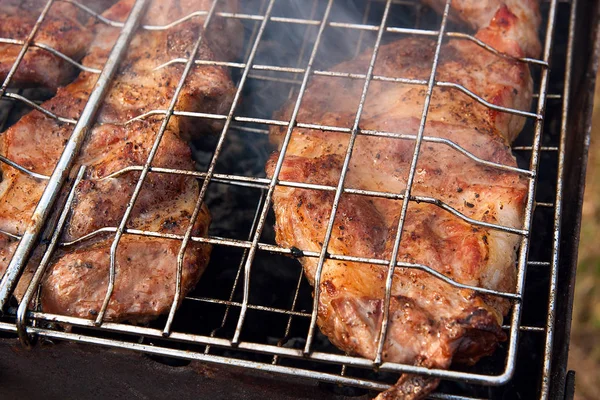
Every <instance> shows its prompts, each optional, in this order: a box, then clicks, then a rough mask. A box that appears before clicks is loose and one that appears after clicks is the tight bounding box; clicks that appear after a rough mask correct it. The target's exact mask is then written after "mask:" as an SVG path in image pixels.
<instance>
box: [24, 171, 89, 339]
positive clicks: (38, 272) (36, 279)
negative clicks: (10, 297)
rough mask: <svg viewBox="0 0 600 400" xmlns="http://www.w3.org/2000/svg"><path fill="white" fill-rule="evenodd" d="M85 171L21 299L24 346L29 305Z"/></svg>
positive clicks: (74, 184)
mask: <svg viewBox="0 0 600 400" xmlns="http://www.w3.org/2000/svg"><path fill="white" fill-rule="evenodd" d="M84 173H85V166H81V167H80V168H79V172H78V173H77V177H76V178H75V181H74V182H73V186H72V187H71V191H70V192H69V196H68V197H67V201H66V203H65V205H64V207H63V210H62V212H61V214H60V217H59V219H58V223H57V224H56V227H55V228H54V231H53V233H52V238H51V239H50V243H49V244H48V247H47V248H46V251H45V252H44V256H43V257H42V261H40V264H39V265H38V266H37V268H36V270H35V273H34V275H33V278H32V279H31V282H29V285H28V286H27V291H26V292H25V295H24V296H23V298H22V299H21V303H20V304H19V308H18V309H17V332H18V334H19V340H20V342H21V344H22V345H23V346H25V347H26V348H30V347H31V343H30V341H29V336H28V335H27V328H26V327H27V319H26V314H27V308H28V307H29V303H30V302H31V299H32V298H33V296H34V295H35V294H36V293H37V291H38V287H39V284H40V282H41V281H42V277H43V276H44V272H45V271H46V267H47V266H48V263H49V262H50V259H51V258H52V255H53V253H54V250H55V249H56V246H57V245H58V239H59V238H60V235H61V234H62V230H63V227H64V226H65V222H66V220H67V215H68V214H69V211H70V209H71V204H72V203H73V199H74V198H75V190H76V189H77V185H79V182H80V181H81V179H83V174H84Z"/></svg>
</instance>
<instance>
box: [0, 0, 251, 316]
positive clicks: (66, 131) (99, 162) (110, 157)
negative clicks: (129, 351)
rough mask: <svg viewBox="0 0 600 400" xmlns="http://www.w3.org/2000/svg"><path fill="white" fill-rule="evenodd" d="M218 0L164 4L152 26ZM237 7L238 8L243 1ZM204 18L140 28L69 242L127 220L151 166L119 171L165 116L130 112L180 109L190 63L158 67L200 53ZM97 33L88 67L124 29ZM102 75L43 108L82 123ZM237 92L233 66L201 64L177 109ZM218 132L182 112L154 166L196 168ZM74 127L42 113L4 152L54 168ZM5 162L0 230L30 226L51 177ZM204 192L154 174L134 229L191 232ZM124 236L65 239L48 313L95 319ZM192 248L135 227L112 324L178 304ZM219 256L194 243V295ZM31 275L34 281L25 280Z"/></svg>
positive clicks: (214, 104) (36, 167)
mask: <svg viewBox="0 0 600 400" xmlns="http://www.w3.org/2000/svg"><path fill="white" fill-rule="evenodd" d="M211 3H212V2H211V1H210V0H186V1H178V0H170V1H159V0H155V1H153V2H151V3H150V5H149V6H148V8H147V10H146V16H145V20H144V21H143V23H144V24H151V25H166V24H168V23H170V22H173V21H175V20H178V19H180V18H182V17H185V16H186V15H188V14H189V13H191V12H194V11H200V10H208V8H209V7H210V5H211ZM132 4H133V1H132V0H127V1H121V2H119V3H117V4H116V5H114V6H113V7H112V8H110V9H109V10H107V11H106V12H105V13H104V14H103V15H104V16H105V17H106V18H110V19H112V20H115V21H124V20H125V19H126V17H127V15H128V13H129V11H130V9H131V7H132ZM229 4H230V6H232V7H234V6H235V2H234V1H232V2H230V3H229ZM202 23H203V19H202V18H195V19H191V20H188V21H186V22H183V23H181V24H178V25H176V26H173V27H171V28H170V29H167V30H145V29H140V30H139V31H138V32H137V33H136V34H135V36H134V38H133V39H132V41H131V44H130V47H129V49H128V52H127V54H126V57H125V58H124V60H123V61H122V62H121V66H120V69H119V71H118V72H117V74H116V76H115V78H114V80H113V82H111V87H110V89H109V92H108V93H107V96H106V98H105V101H104V103H103V106H102V108H101V109H100V111H99V115H98V118H97V123H96V125H95V126H94V128H93V129H91V130H90V132H89V133H88V137H87V138H86V142H85V143H84V145H83V148H82V150H81V152H80V157H79V159H78V161H77V165H86V166H87V167H88V169H87V175H86V176H85V179H84V180H83V181H82V182H81V183H80V185H79V186H78V187H77V189H76V197H75V202H74V206H73V210H72V212H71V215H70V219H69V221H68V223H67V226H66V227H65V231H64V234H63V240H64V241H73V240H76V239H79V238H82V237H83V236H85V235H87V234H90V233H92V232H94V231H95V230H97V229H99V228H103V227H116V226H118V225H119V223H120V221H121V219H122V217H123V214H124V211H125V209H126V207H127V204H128V202H129V199H130V198H131V195H132V193H133V190H134V187H135V184H136V182H137V179H138V177H139V171H129V172H125V173H123V174H118V175H115V176H110V175H111V174H113V173H115V172H118V171H120V170H122V169H124V168H127V167H131V166H141V165H143V164H144V163H145V162H146V159H147V157H148V154H149V152H150V149H151V147H152V145H153V143H154V141H155V138H156V135H157V132H158V131H159V127H160V125H161V122H162V119H163V116H152V117H147V118H144V119H141V120H136V121H134V122H130V119H132V118H134V117H136V116H139V115H141V114H143V113H146V112H148V111H151V110H159V109H163V110H164V109H166V108H167V107H168V104H169V102H170V101H171V99H172V97H173V95H174V92H175V88H176V86H177V84H178V82H179V80H180V77H181V75H182V72H183V69H184V66H183V64H171V65H167V66H165V67H163V68H159V69H156V67H158V66H160V65H163V64H165V63H166V62H168V61H170V60H172V59H174V58H180V57H185V56H186V55H189V54H190V53H191V50H192V47H193V45H194V42H195V41H196V39H197V37H198V35H199V34H200V30H201V29H202ZM96 30H97V35H96V39H95V40H94V41H93V43H92V45H91V49H90V52H89V54H88V55H87V56H86V57H85V58H84V60H83V63H84V64H85V65H87V66H90V67H95V68H101V67H102V65H103V64H104V62H105V61H106V58H107V56H108V54H109V52H110V50H111V48H112V45H113V43H114V42H115V40H116V39H117V36H118V34H119V32H120V30H119V29H118V28H114V27H110V26H106V25H103V24H100V23H99V24H98V25H97V27H96ZM231 34H232V35H238V34H240V32H232V33H231ZM198 57H199V58H203V59H208V60H210V59H214V55H213V52H212V51H211V49H210V48H209V47H208V46H207V45H206V44H204V45H202V46H201V49H200V51H199V54H198ZM96 79H97V75H95V74H91V73H86V72H84V73H82V74H81V75H80V76H79V77H78V78H77V79H76V80H75V81H74V82H73V83H72V84H70V85H68V86H66V87H65V88H60V89H59V90H58V92H57V94H56V96H55V97H54V98H52V99H50V100H49V101H47V102H45V103H44V104H43V105H42V106H43V107H44V108H47V109H49V110H52V111H53V112H55V113H56V114H58V115H61V116H65V117H69V118H74V119H76V118H77V117H78V116H79V115H80V113H81V111H82V109H83V107H84V105H85V102H86V100H87V98H88V96H89V93H90V91H91V90H92V88H93V86H94V84H95V82H96ZM233 92H234V87H233V83H232V82H231V80H230V78H229V75H228V72H227V71H226V70H225V69H223V68H220V67H213V66H197V67H195V68H193V69H192V70H191V72H190V74H189V75H188V77H187V79H186V81H185V84H184V86H183V89H182V90H181V93H180V95H179V97H178V99H179V100H178V103H177V105H176V110H184V111H202V112H208V113H226V110H227V109H228V108H229V106H230V103H231V99H232V97H233ZM211 128H213V124H212V123H210V122H208V121H204V120H199V119H195V120H193V121H192V120H187V121H186V120H184V119H183V118H180V117H177V116H173V117H172V118H171V119H170V122H169V125H168V127H167V129H166V131H165V133H164V136H163V137H162V140H161V143H160V146H159V148H158V152H157V154H156V157H155V159H154V161H153V163H152V166H153V167H164V168H176V169H183V170H193V169H194V161H193V160H192V157H191V151H190V148H189V146H188V144H187V140H188V138H190V137H191V136H193V135H196V136H199V135H201V134H203V133H206V132H208V131H210V130H211ZM71 131H72V126H71V125H66V124H62V123H59V122H58V121H56V120H54V119H52V118H49V117H47V116H45V115H43V114H41V113H39V112H37V111H33V112H31V113H29V114H28V115H26V116H24V117H23V118H22V119H21V120H20V121H19V122H18V123H17V124H15V125H14V126H12V127H10V128H9V129H8V130H7V131H6V132H5V133H4V135H3V137H2V154H3V155H5V156H6V157H8V158H10V159H11V160H14V161H15V162H17V163H19V164H21V165H23V166H24V167H26V168H28V169H30V170H32V171H35V172H38V173H41V174H48V175H49V174H51V172H52V170H53V167H54V165H55V163H56V161H57V160H58V158H59V157H60V154H61V152H62V151H63V146H64V144H65V142H66V140H67V139H68V137H69V135H70V134H71ZM1 167H2V176H3V181H2V183H1V184H0V229H2V230H4V231H6V232H10V233H13V234H20V233H22V232H23V230H24V229H25V227H26V226H27V223H28V220H29V218H30V217H31V214H32V212H33V209H34V207H35V204H36V202H37V201H38V199H39V198H40V195H41V193H42V191H43V190H44V182H43V181H40V180H36V179H35V178H32V177H31V176H29V175H27V174H24V173H21V172H19V171H17V170H15V169H13V168H11V167H8V166H6V165H2V166H1ZM198 194H199V187H198V183H197V181H196V180H195V178H193V177H183V176H180V175H173V174H159V173H150V174H149V176H148V177H147V179H146V181H145V184H144V186H143V188H142V191H141V193H140V196H139V198H138V200H137V202H136V204H135V207H134V208H133V212H132V214H131V217H130V219H129V223H128V225H127V228H129V229H138V230H144V231H153V232H159V233H166V234H176V235H183V234H184V232H185V231H186V229H187V227H188V226H189V220H190V217H191V215H192V212H193V210H194V206H195V202H196V199H197V196H198ZM209 220H210V217H209V213H208V210H207V209H206V208H203V209H202V211H201V212H200V215H199V217H198V219H197V220H196V221H195V225H194V229H193V235H195V236H203V235H206V233H207V230H208V225H209ZM113 237H114V235H112V234H108V235H97V236H93V237H92V238H89V239H87V240H84V241H81V242H78V244H75V245H72V246H67V247H63V248H62V249H61V250H60V251H58V252H57V253H56V254H55V257H54V259H53V261H52V263H51V265H50V266H49V267H48V271H47V274H46V276H45V278H44V281H43V283H42V294H41V298H42V307H43V309H44V311H47V312H51V313H59V314H66V315H72V316H77V317H84V318H93V317H94V316H95V315H96V314H97V313H98V311H99V309H100V307H101V305H102V301H103V299H104V296H105V294H106V291H107V282H108V276H109V260H110V257H109V252H110V246H111V244H112V242H113ZM6 240H7V242H6V243H5V244H4V246H3V248H2V251H3V256H4V257H3V258H4V261H3V264H2V268H3V269H4V268H6V262H7V260H10V253H11V251H12V248H11V246H14V245H13V244H11V243H9V241H8V239H6ZM180 245H181V241H179V240H170V239H162V238H149V237H144V236H135V235H131V234H125V235H124V237H123V238H122V240H121V241H120V245H119V247H118V250H117V254H116V281H115V290H114V293H113V296H112V298H111V301H110V304H109V306H108V309H107V314H106V318H107V319H108V320H115V321H116V320H134V321H144V320H149V319H152V318H154V317H156V316H158V315H159V314H161V313H163V312H165V311H167V310H168V309H169V307H170V306H171V303H172V301H173V298H174V293H175V285H176V273H177V254H178V251H179V248H180ZM209 253H210V247H209V246H207V245H202V244H198V243H196V242H191V243H190V245H189V246H188V247H187V250H186V253H185V257H184V260H183V270H182V289H183V293H186V292H188V291H189V290H191V288H193V287H194V285H195V284H196V283H197V281H198V279H199V277H200V275H201V273H202V271H203V270H204V268H205V266H206V264H207V261H208V257H209ZM34 266H35V265H34ZM0 272H3V271H2V270H0ZM26 281H27V279H25V277H23V278H22V279H21V282H22V283H21V284H23V282H26ZM19 290H22V287H21V288H20V289H19Z"/></svg>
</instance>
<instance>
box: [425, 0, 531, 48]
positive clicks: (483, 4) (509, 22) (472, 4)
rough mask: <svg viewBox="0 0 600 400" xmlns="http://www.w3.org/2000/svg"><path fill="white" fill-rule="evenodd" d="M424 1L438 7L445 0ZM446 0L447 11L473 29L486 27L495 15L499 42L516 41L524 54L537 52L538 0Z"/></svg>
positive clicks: (484, 38)
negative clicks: (447, 1) (499, 37)
mask: <svg viewBox="0 0 600 400" xmlns="http://www.w3.org/2000/svg"><path fill="white" fill-rule="evenodd" d="M424 3H427V4H429V5H431V6H432V7H433V8H435V9H437V10H438V11H441V10H443V9H444V7H445V5H446V0H424ZM450 4H451V15H452V16H454V17H456V18H458V19H460V20H461V21H463V22H465V23H467V24H468V25H470V26H471V27H472V28H473V29H475V30H477V31H479V30H482V29H484V28H486V27H488V26H489V24H490V21H491V20H492V19H494V18H496V19H498V20H497V21H496V25H497V28H498V29H499V30H500V35H501V36H502V38H501V41H502V42H503V43H507V44H508V43H510V44H511V45H518V46H519V47H520V48H521V50H523V52H524V54H525V55H526V56H528V57H537V56H538V55H539V53H540V51H541V45H540V41H539V39H538V31H539V27H540V23H541V20H542V16H541V14H540V10H539V4H538V0H486V1H481V0H452V1H451V3H450ZM489 38H491V39H492V40H494V39H495V36H494V35H492V36H491V37H488V36H487V35H485V36H484V35H482V34H480V39H482V40H483V41H484V42H486V43H487V41H488V39H489ZM511 42H512V43H511ZM488 44H491V43H488ZM509 54H510V53H509ZM511 55H514V54H511Z"/></svg>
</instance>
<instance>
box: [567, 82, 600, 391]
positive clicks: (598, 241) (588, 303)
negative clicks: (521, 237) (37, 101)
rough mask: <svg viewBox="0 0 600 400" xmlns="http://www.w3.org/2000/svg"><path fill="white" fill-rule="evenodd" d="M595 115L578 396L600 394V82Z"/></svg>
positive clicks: (572, 356)
mask: <svg viewBox="0 0 600 400" xmlns="http://www.w3.org/2000/svg"><path fill="white" fill-rule="evenodd" d="M593 118H594V119H593V124H592V140H591V146H590V154H589V160H588V171H587V176H586V189H585V197H584V204H583V216H582V226H581V241H580V244H579V260H578V261H579V265H578V267H577V283H576V285H575V305H574V308H573V325H572V332H571V346H570V351H569V368H570V369H573V370H575V371H576V391H575V399H576V400H596V399H598V398H599V396H600V346H598V345H597V343H598V341H599V340H600V85H596V96H595V103H594V117H593Z"/></svg>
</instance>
